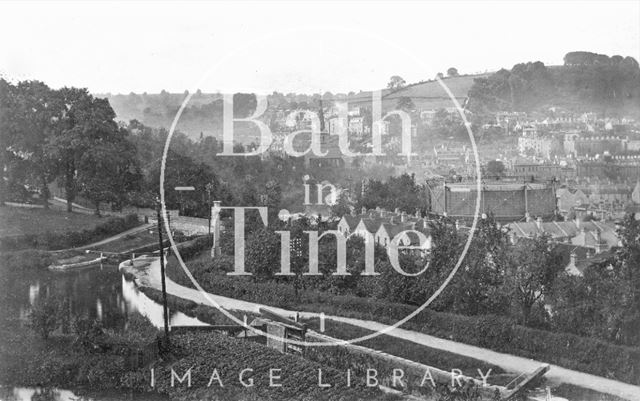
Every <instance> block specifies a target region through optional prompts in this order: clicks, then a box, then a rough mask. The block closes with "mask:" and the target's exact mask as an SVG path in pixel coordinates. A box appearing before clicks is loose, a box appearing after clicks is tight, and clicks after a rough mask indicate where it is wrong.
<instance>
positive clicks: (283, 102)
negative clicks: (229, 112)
mask: <svg viewBox="0 0 640 401" xmlns="http://www.w3.org/2000/svg"><path fill="white" fill-rule="evenodd" d="M486 76H487V74H482V75H464V76H459V77H449V78H444V83H445V84H446V85H447V86H448V87H449V89H450V90H451V92H452V93H453V94H454V96H455V97H456V99H457V100H458V101H459V102H460V103H461V104H462V103H464V101H465V99H466V98H467V93H468V92H469V89H470V88H471V86H472V85H473V82H474V79H475V78H483V77H486ZM187 94H188V93H187V92H185V93H168V92H165V91H163V92H161V93H158V94H147V93H144V94H135V93H130V94H128V95H123V94H117V95H111V94H102V95H97V96H98V97H106V98H107V99H109V103H110V104H111V107H112V108H113V110H114V111H115V112H116V115H117V118H118V120H122V121H125V122H128V121H129V120H133V119H135V120H138V121H140V122H142V123H143V124H145V125H147V126H152V127H158V128H159V127H164V128H168V127H169V126H170V125H171V122H172V121H173V118H174V117H175V115H176V113H177V111H178V109H179V107H180V105H181V103H182V102H183V101H184V99H185V97H186V96H187ZM381 94H382V108H383V110H385V111H387V110H391V109H394V108H395V107H396V105H397V103H398V99H400V98H401V97H410V98H411V99H412V100H413V102H414V104H415V106H416V108H417V109H418V110H434V109H439V108H449V107H454V104H453V103H452V102H451V100H450V99H449V96H448V95H447V93H446V92H445V91H444V90H443V89H442V87H441V86H440V84H438V82H436V81H425V82H419V83H415V84H410V85H407V86H405V87H403V88H400V89H397V90H390V89H381ZM371 96H372V92H371V91H361V92H359V93H357V94H351V95H350V96H345V97H346V100H347V101H348V102H349V104H350V105H353V106H357V105H363V106H366V107H369V108H370V107H371V99H372V98H371ZM319 97H320V96H319V95H286V97H285V96H284V95H281V96H274V95H270V96H269V98H268V101H269V105H270V106H277V107H284V108H296V105H298V106H300V107H303V108H304V106H303V105H305V104H312V102H314V101H315V100H316V99H318V98H319ZM221 98H222V95H221V94H219V93H201V92H198V93H196V94H194V96H192V98H191V99H190V101H189V105H188V106H187V108H186V109H185V111H184V113H183V115H182V116H181V118H180V121H179V123H178V127H177V129H178V130H180V131H182V132H184V133H185V134H187V135H188V136H189V137H191V138H194V139H195V138H198V137H199V136H200V133H201V132H202V133H203V135H205V136H208V135H212V136H215V137H220V136H221V132H222V131H221V130H222V122H221V121H222V101H221ZM335 98H336V97H327V96H323V99H324V100H325V102H327V103H329V102H330V101H331V100H333V99H335ZM340 99H341V100H342V99H344V98H342V97H341V98H340ZM243 100H244V102H242V101H243ZM236 101H237V99H236V100H234V103H235V102H236ZM342 101H343V100H342ZM240 103H241V104H240V107H238V108H237V109H240V110H241V111H240V113H243V114H244V113H247V114H248V113H249V111H251V110H252V108H251V107H250V106H251V105H250V104H249V103H251V101H250V100H248V99H246V98H245V99H241V102H240ZM325 104H326V103H325ZM236 112H238V110H236ZM252 128H253V127H251V126H247V127H243V126H238V127H236V129H237V130H238V133H237V135H236V136H237V137H238V139H242V138H243V137H244V138H250V137H251V136H252V135H256V134H257V132H254V131H253V130H252Z"/></svg>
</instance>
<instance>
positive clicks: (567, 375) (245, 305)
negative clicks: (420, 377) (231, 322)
mask: <svg viewBox="0 0 640 401" xmlns="http://www.w3.org/2000/svg"><path fill="white" fill-rule="evenodd" d="M147 260H149V261H150V263H148V264H146V263H144V264H143V265H139V264H138V263H136V266H134V268H128V267H127V266H126V263H127V262H123V264H122V265H121V266H122V267H123V268H126V269H127V270H128V271H129V272H131V273H133V274H134V275H135V276H136V284H138V285H142V286H149V287H152V288H156V289H160V288H161V283H160V259H159V258H148V259H147ZM136 267H137V268H136ZM166 284H167V292H168V293H170V294H172V295H175V296H178V297H181V298H185V299H189V300H191V301H194V302H197V303H200V304H205V305H211V304H212V303H211V302H210V300H212V301H214V302H215V303H217V304H218V305H220V306H221V307H223V308H225V309H231V310H236V311H241V312H252V313H259V311H258V310H259V308H261V307H267V308H269V309H270V310H273V311H274V312H276V313H279V314H282V315H285V316H289V317H293V316H294V315H295V314H296V312H295V311H289V310H285V309H281V308H275V307H271V306H267V305H262V304H258V303H254V302H247V301H242V300H238V299H233V298H227V297H223V296H220V295H214V294H207V296H205V295H204V294H203V293H201V292H200V291H198V290H195V289H192V288H187V287H184V286H182V285H180V284H178V283H176V282H174V281H172V280H171V279H169V278H167V280H166ZM300 316H301V317H303V318H319V314H318V313H313V312H300ZM325 318H326V319H328V320H335V321H337V322H343V323H348V324H351V325H354V326H358V327H362V328H365V329H369V330H374V331H380V330H383V329H385V328H387V327H388V326H387V325H385V324H382V323H378V322H373V321H368V320H359V319H351V318H345V317H340V316H328V315H327V316H325ZM327 324H330V322H328V323H327ZM385 334H387V335H389V336H392V337H397V338H402V339H403V340H408V341H412V342H414V343H416V344H421V345H424V346H427V347H431V348H436V349H441V350H444V351H449V352H453V353H455V354H458V355H463V356H467V357H470V358H475V359H479V360H482V361H486V362H488V363H492V364H495V365H498V366H500V367H501V368H503V369H505V370H507V371H511V372H518V373H522V372H532V371H533V370H535V369H536V368H538V367H539V366H540V365H541V364H543V363H545V362H540V361H535V360H533V359H527V358H522V357H518V356H514V355H509V354H503V353H500V352H496V351H492V350H489V349H486V348H480V347H476V346H473V345H468V344H464V343H459V342H455V341H450V340H445V339H442V338H438V337H434V336H430V335H428V334H424V333H419V332H415V331H410V330H405V329H393V330H391V331H389V332H386V333H385ZM550 366H551V369H550V370H549V372H547V374H546V375H545V377H546V378H547V379H548V380H550V381H551V382H553V383H558V384H559V383H567V384H573V385H576V386H580V387H583V388H587V389H591V390H594V391H598V392H601V393H606V394H612V395H615V396H618V397H622V398H626V399H628V400H631V401H637V400H640V387H638V386H634V385H631V384H627V383H623V382H619V381H616V380H611V379H606V378H604V377H600V376H595V375H591V374H588V373H583V372H578V371H575V370H570V369H565V368H562V367H560V366H556V365H550Z"/></svg>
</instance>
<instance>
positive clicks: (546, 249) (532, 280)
mask: <svg viewBox="0 0 640 401" xmlns="http://www.w3.org/2000/svg"><path fill="white" fill-rule="evenodd" d="M507 266H508V268H507V269H506V277H505V288H504V289H505V292H506V293H507V294H508V295H509V296H510V298H511V300H512V303H513V305H515V306H516V308H517V309H518V310H517V314H518V318H519V321H520V322H521V323H522V324H523V325H530V324H531V323H532V321H533V320H532V317H533V316H532V311H533V310H534V307H536V306H537V307H540V308H542V306H543V304H542V303H543V302H544V300H545V297H546V296H547V295H549V294H551V292H552V289H553V284H554V282H555V280H556V278H557V277H558V275H559V274H560V272H562V269H563V265H562V258H560V256H559V255H558V254H557V252H556V250H555V248H552V247H551V246H550V244H549V238H548V237H546V236H540V237H537V238H534V239H525V240H522V241H520V242H518V244H517V245H516V246H515V247H513V248H512V249H511V252H510V255H509V263H508V264H507Z"/></svg>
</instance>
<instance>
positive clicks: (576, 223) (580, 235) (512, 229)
mask: <svg viewBox="0 0 640 401" xmlns="http://www.w3.org/2000/svg"><path fill="white" fill-rule="evenodd" d="M507 228H508V229H509V235H510V236H511V237H512V242H515V241H517V240H518V239H519V238H535V237H537V236H541V235H548V236H550V237H551V240H552V241H553V242H555V243H558V244H567V245H572V246H582V247H586V248H589V249H591V250H593V251H595V253H602V252H605V251H608V250H610V249H611V248H612V247H615V246H619V245H620V239H619V238H618V234H617V233H616V228H615V225H614V224H612V223H603V222H599V221H581V220H580V219H574V220H572V221H551V222H543V221H542V220H541V219H538V220H536V221H535V222H513V223H509V224H507Z"/></svg>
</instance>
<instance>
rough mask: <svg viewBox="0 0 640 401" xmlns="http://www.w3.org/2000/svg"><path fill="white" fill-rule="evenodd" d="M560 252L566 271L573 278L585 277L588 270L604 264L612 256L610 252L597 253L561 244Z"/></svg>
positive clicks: (580, 247)
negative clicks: (593, 266)
mask: <svg viewBox="0 0 640 401" xmlns="http://www.w3.org/2000/svg"><path fill="white" fill-rule="evenodd" d="M558 250H559V251H560V255H561V258H562V265H563V266H564V267H565V271H566V272H567V273H568V274H570V275H573V276H582V275H584V271H585V269H586V268H588V267H589V266H592V265H595V264H599V263H602V262H604V261H606V260H607V259H608V258H610V257H611V256H612V253H611V252H610V251H607V252H601V253H595V252H594V251H593V249H591V248H588V247H584V246H575V245H568V244H559V245H558Z"/></svg>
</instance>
